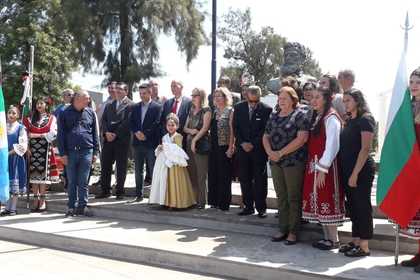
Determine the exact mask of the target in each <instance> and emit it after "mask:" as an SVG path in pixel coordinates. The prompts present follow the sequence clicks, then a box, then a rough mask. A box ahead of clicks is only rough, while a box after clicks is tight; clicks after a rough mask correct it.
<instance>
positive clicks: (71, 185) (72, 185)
mask: <svg viewBox="0 0 420 280" xmlns="http://www.w3.org/2000/svg"><path fill="white" fill-rule="evenodd" d="M67 156H68V163H67V166H66V172H67V182H68V184H67V192H68V195H69V202H68V208H69V209H74V208H75V207H76V201H77V207H78V208H84V207H86V205H87V203H88V196H89V186H88V178H89V172H90V167H91V166H92V156H93V150H92V149H84V150H77V151H70V152H69V154H68V155H67Z"/></svg>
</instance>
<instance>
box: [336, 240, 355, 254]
mask: <svg viewBox="0 0 420 280" xmlns="http://www.w3.org/2000/svg"><path fill="white" fill-rule="evenodd" d="M354 248H356V245H355V244H354V243H353V242H349V243H347V244H344V245H341V246H340V249H338V252H340V253H346V252H348V251H351V250H352V249H354Z"/></svg>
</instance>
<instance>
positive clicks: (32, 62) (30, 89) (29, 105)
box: [22, 45, 35, 209]
mask: <svg viewBox="0 0 420 280" xmlns="http://www.w3.org/2000/svg"><path fill="white" fill-rule="evenodd" d="M34 54H35V47H34V46H33V45H31V47H30V53H29V56H30V60H29V69H28V72H29V77H28V78H27V79H29V84H30V87H29V96H27V98H28V109H29V112H30V111H31V110H32V88H33V73H34ZM22 117H23V116H22ZM28 145H29V144H28ZM29 165H30V156H29V153H26V174H27V176H26V177H27V181H26V182H27V184H28V186H27V188H26V209H29V207H30V206H29V198H30V192H31V186H30V183H29V167H30V166H29Z"/></svg>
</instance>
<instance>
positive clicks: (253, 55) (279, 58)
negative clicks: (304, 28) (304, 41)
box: [219, 9, 320, 89]
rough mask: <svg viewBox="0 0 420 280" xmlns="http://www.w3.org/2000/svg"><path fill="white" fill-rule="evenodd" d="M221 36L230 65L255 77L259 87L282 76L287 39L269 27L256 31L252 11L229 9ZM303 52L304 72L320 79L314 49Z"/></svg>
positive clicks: (220, 32)
mask: <svg viewBox="0 0 420 280" xmlns="http://www.w3.org/2000/svg"><path fill="white" fill-rule="evenodd" d="M219 37H220V38H221V40H222V41H223V42H224V45H225V53H224V57H225V58H227V59H229V61H230V65H233V66H235V67H240V68H243V69H245V70H246V71H247V72H248V73H249V74H251V75H253V76H254V78H255V83H256V84H257V85H259V86H260V87H262V88H263V89H264V88H265V85H266V84H267V82H268V81H269V80H270V79H272V78H274V77H279V75H280V68H279V66H280V65H282V64H283V46H284V45H285V44H286V43H287V40H286V38H284V37H282V36H280V35H279V34H276V33H275V31H274V29H273V28H272V27H270V26H266V27H263V28H261V30H260V31H259V32H255V31H253V30H252V29H251V12H250V10H249V9H247V10H245V11H244V12H242V11H241V10H230V11H229V13H227V14H226V15H225V16H224V17H223V26H222V28H221V29H220V31H219ZM304 49H305V57H306V60H305V62H304V67H303V68H304V72H305V73H308V74H311V75H314V76H317V77H318V76H319V75H320V69H319V66H318V63H317V62H316V61H315V60H314V59H313V55H312V52H311V50H310V49H309V48H307V47H304Z"/></svg>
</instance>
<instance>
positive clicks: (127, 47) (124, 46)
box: [120, 0, 133, 99]
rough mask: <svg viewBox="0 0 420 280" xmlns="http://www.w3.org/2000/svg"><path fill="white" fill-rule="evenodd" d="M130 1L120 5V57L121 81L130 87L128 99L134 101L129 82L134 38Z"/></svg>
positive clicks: (127, 0)
mask: <svg viewBox="0 0 420 280" xmlns="http://www.w3.org/2000/svg"><path fill="white" fill-rule="evenodd" d="M129 2H131V1H130V0H123V1H121V4H120V36H121V43H120V57H121V80H122V81H123V82H125V83H127V85H129V87H128V97H129V98H130V99H132V86H133V85H132V83H131V81H129V80H128V77H127V70H128V67H129V66H130V64H131V63H130V53H131V50H132V46H133V37H132V33H131V23H130V14H129V13H130V4H129Z"/></svg>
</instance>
